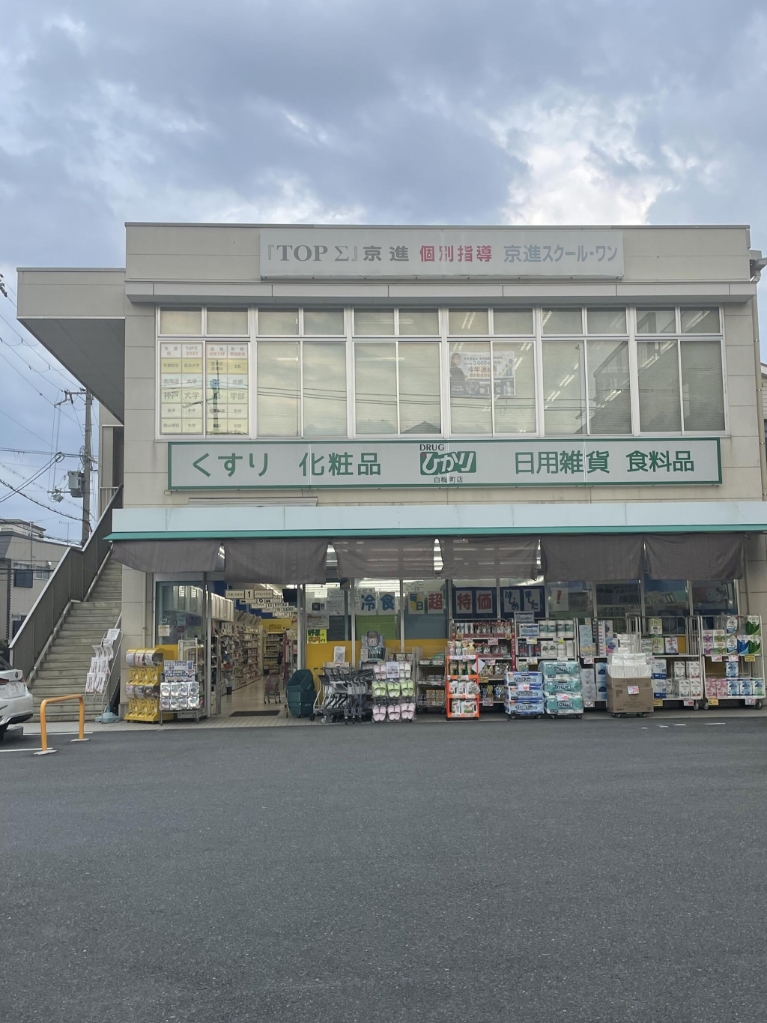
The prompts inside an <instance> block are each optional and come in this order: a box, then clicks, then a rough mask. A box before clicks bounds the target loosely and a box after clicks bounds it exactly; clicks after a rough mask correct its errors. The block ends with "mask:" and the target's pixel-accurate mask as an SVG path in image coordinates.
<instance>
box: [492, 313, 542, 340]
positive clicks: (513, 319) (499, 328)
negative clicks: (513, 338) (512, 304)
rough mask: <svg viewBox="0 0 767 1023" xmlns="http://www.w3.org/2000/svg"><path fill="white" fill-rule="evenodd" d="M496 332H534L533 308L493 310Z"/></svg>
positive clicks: (494, 329)
mask: <svg viewBox="0 0 767 1023" xmlns="http://www.w3.org/2000/svg"><path fill="white" fill-rule="evenodd" d="M493 333H494V334H516V335H520V334H522V335H524V334H532V333H533V310H532V309H495V310H493Z"/></svg>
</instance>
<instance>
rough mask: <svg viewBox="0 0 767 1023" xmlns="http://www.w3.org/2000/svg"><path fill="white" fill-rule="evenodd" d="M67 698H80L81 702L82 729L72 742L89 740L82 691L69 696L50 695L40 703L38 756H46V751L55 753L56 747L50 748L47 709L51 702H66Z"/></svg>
mask: <svg viewBox="0 0 767 1023" xmlns="http://www.w3.org/2000/svg"><path fill="white" fill-rule="evenodd" d="M67 700H78V701H79V703H80V731H79V733H78V737H77V738H76V739H72V740H71V741H72V742H87V741H88V740H87V739H86V738H85V697H84V696H83V694H82V693H72V694H71V695H68V696H49V697H48V698H47V699H46V700H43V702H42V703H41V704H40V749H39V750H38V751H37V752H36V753H35V756H36V757H42V756H45V754H46V753H55V752H56V750H55V749H49V748H48V729H47V726H46V721H45V711H46V709H47V707H48V704H49V703H66V701H67Z"/></svg>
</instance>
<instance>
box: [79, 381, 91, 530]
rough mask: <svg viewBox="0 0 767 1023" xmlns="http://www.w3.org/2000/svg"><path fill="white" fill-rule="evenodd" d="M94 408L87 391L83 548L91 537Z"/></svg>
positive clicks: (84, 445) (84, 448) (84, 447)
mask: <svg viewBox="0 0 767 1023" xmlns="http://www.w3.org/2000/svg"><path fill="white" fill-rule="evenodd" d="M92 406H93V395H92V394H91V392H90V391H89V390H87V389H86V391H85V443H84V444H83V532H82V540H81V543H82V546H83V547H84V546H85V545H86V543H87V542H88V537H89V536H90V535H91V432H92V425H91V408H92Z"/></svg>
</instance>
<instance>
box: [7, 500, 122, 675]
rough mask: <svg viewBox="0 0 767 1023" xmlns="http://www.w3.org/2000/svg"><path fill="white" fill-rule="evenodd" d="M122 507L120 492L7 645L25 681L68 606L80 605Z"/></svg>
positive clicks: (66, 557) (105, 552) (65, 560)
mask: <svg viewBox="0 0 767 1023" xmlns="http://www.w3.org/2000/svg"><path fill="white" fill-rule="evenodd" d="M120 507H122V488H121V489H120V490H118V492H117V493H116V494H115V495H114V497H113V498H112V500H111V501H110V502H109V505H108V506H107V508H106V510H105V512H104V514H103V515H102V516H101V518H100V519H99V521H98V522H97V524H96V528H95V529H94V530H93V532H92V533H91V535H90V537H89V539H88V542H87V543H86V544H85V546H84V547H83V548H79V547H69V548H67V550H66V552H65V554H64V557H63V558H62V559H61V561H60V562H59V563H58V565H57V566H56V568H55V569H54V571H53V573H52V574H51V575H50V576H49V578H48V582H47V583H46V584H45V586H44V587H43V589H42V591H41V592H40V595H39V596H38V598H37V600H36V601H35V603H34V604H33V606H32V610H31V611H30V612H29V614H28V615H27V617H26V618H25V619H24V621H23V622H22V623H21V628H20V629H19V631H18V632H17V633H16V635H15V636H14V637H13V639H12V640H11V642H10V644H9V647H8V649H9V654H10V659H11V664H12V665H13V667H14V668H19V669H20V670H21V671H22V672H23V673H24V677H25V678H29V677H30V675H34V672H35V670H36V669H37V666H38V664H40V663H41V660H42V657H43V655H44V653H45V652H46V650H47V649H48V646H49V645H50V640H51V637H52V635H53V634H54V632H55V631H56V630H57V629H58V628H59V627H60V626H61V623H62V621H63V618H64V617H65V616H66V612H67V610H68V605H69V604H71V603H73V602H75V601H82V600H83V599H84V597H85V595H86V594H87V593H88V590H89V588H90V585H91V583H92V582H93V580H94V579H95V578H96V576H97V575H98V573H99V572H100V571H101V569H102V567H103V564H104V562H105V560H106V559H107V557H108V556H109V552H110V549H111V548H110V544H109V541H108V540H107V539H106V538H107V537H108V536H109V534H110V533H111V532H112V512H113V510H114V509H115V508H120Z"/></svg>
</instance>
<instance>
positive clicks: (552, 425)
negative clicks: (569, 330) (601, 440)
mask: <svg viewBox="0 0 767 1023" xmlns="http://www.w3.org/2000/svg"><path fill="white" fill-rule="evenodd" d="M583 362H584V359H583V341H567V342H565V341H562V342H555V343H552V344H544V346H543V421H544V430H545V432H546V433H547V434H549V435H550V436H557V435H560V434H561V435H569V434H576V433H586V386H585V376H584V365H583Z"/></svg>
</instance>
